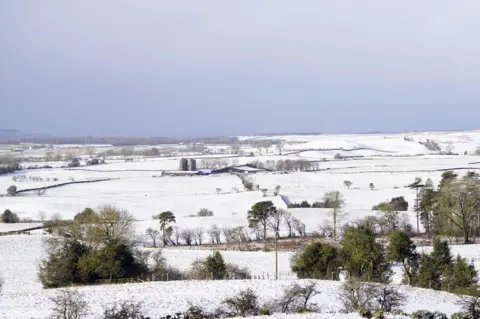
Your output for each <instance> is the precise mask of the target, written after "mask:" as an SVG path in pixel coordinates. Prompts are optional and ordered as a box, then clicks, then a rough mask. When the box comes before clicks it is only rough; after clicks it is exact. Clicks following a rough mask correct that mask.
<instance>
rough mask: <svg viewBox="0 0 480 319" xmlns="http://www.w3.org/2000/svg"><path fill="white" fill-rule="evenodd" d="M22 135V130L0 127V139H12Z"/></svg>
mask: <svg viewBox="0 0 480 319" xmlns="http://www.w3.org/2000/svg"><path fill="white" fill-rule="evenodd" d="M21 137H22V132H20V131H19V130H12V129H0V141H12V140H17V139H19V138H21Z"/></svg>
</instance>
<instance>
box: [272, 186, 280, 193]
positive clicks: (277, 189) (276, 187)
mask: <svg viewBox="0 0 480 319" xmlns="http://www.w3.org/2000/svg"><path fill="white" fill-rule="evenodd" d="M280 188H281V186H280V185H277V186H275V189H274V190H273V195H275V196H278V194H280Z"/></svg>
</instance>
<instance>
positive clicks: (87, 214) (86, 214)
mask: <svg viewBox="0 0 480 319" xmlns="http://www.w3.org/2000/svg"><path fill="white" fill-rule="evenodd" d="M96 217H98V215H97V213H95V211H94V210H93V209H91V208H89V207H87V208H85V209H84V210H83V211H82V212H81V213H78V214H76V215H75V216H74V217H73V220H74V221H76V222H79V223H81V224H83V223H90V222H92V221H93V220H94V218H96Z"/></svg>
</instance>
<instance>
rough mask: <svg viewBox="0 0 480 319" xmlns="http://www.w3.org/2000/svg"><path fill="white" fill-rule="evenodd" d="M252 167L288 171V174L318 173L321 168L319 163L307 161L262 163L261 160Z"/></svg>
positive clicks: (288, 160) (254, 162) (269, 161)
mask: <svg viewBox="0 0 480 319" xmlns="http://www.w3.org/2000/svg"><path fill="white" fill-rule="evenodd" d="M248 165H249V166H251V167H255V168H266V169H274V170H277V171H287V172H296V171H298V172H308V171H316V170H318V168H319V163H318V162H311V161H307V160H290V159H287V160H278V161H275V160H267V161H265V162H262V161H260V160H257V161H253V162H251V163H249V164H248Z"/></svg>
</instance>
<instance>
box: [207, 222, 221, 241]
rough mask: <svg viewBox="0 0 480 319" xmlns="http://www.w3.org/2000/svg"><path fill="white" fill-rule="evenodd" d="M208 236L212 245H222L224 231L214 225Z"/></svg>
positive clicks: (208, 231)
mask: <svg viewBox="0 0 480 319" xmlns="http://www.w3.org/2000/svg"><path fill="white" fill-rule="evenodd" d="M207 233H208V235H209V236H210V240H211V241H212V244H220V236H221V234H222V231H221V230H220V228H218V226H217V225H212V227H211V228H210V229H208V230H207Z"/></svg>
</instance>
